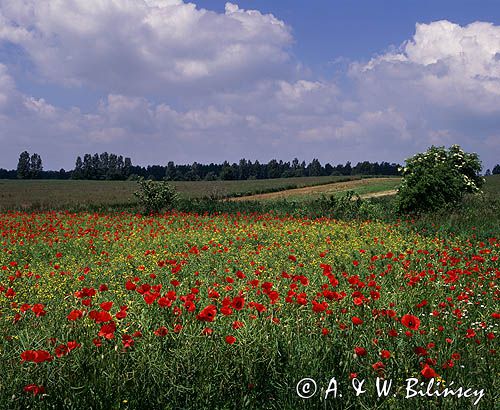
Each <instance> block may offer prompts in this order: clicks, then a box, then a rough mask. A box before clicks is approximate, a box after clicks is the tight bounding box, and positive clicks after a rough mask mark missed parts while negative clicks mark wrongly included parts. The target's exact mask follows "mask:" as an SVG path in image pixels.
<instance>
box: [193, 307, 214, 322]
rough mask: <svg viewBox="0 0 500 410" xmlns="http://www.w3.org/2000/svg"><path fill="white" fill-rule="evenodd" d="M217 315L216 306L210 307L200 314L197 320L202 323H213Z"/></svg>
mask: <svg viewBox="0 0 500 410" xmlns="http://www.w3.org/2000/svg"><path fill="white" fill-rule="evenodd" d="M216 314H217V308H216V307H215V305H208V306H207V307H205V308H204V309H203V310H202V311H201V312H200V313H198V315H196V319H198V320H200V321H202V322H213V321H214V319H215V315H216Z"/></svg>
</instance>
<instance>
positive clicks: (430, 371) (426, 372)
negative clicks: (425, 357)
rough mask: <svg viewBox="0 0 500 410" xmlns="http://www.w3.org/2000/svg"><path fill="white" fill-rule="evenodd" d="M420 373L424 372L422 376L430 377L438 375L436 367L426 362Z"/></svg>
mask: <svg viewBox="0 0 500 410" xmlns="http://www.w3.org/2000/svg"><path fill="white" fill-rule="evenodd" d="M420 373H422V376H424V377H426V378H428V379H432V378H433V377H437V373H436V372H435V371H434V369H433V368H432V367H429V365H428V364H426V365H425V366H424V368H423V369H422V371H421V372H420Z"/></svg>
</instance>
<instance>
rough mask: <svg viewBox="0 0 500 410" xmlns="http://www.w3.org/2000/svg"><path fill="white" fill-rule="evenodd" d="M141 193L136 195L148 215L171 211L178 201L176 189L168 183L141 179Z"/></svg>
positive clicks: (139, 181) (139, 182) (135, 193)
mask: <svg viewBox="0 0 500 410" xmlns="http://www.w3.org/2000/svg"><path fill="white" fill-rule="evenodd" d="M137 183H138V184H139V191H137V192H134V195H135V196H136V197H137V199H138V200H139V203H140V204H141V205H142V206H143V208H144V210H145V211H146V212H147V213H150V212H154V213H157V212H160V211H161V210H162V209H171V208H173V206H174V205H175V203H176V202H177V200H178V195H177V193H176V191H175V188H174V187H173V186H172V185H170V184H169V183H168V182H166V181H151V180H144V179H143V178H140V179H139V180H138V181H137Z"/></svg>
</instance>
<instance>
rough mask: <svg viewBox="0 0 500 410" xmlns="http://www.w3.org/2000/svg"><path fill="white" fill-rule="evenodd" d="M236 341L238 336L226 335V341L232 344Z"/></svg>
mask: <svg viewBox="0 0 500 410" xmlns="http://www.w3.org/2000/svg"><path fill="white" fill-rule="evenodd" d="M234 342H236V338H235V337H234V336H231V335H229V336H226V343H228V344H230V345H232V344H233V343H234Z"/></svg>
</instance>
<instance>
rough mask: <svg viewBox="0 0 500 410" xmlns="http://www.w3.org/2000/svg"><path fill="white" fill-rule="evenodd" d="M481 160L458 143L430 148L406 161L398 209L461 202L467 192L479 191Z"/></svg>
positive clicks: (423, 208)
mask: <svg viewBox="0 0 500 410" xmlns="http://www.w3.org/2000/svg"><path fill="white" fill-rule="evenodd" d="M480 171H481V161H480V160H479V157H478V156H477V154H475V153H472V154H469V153H466V152H464V151H463V150H462V149H461V148H460V147H459V146H458V145H453V146H451V147H450V148H449V149H448V150H447V149H446V148H445V147H434V146H433V147H431V148H429V149H428V150H427V151H426V152H424V153H419V154H416V155H414V156H413V157H411V158H409V159H407V160H406V166H405V167H404V168H403V170H402V173H403V180H402V182H401V186H400V187H399V191H398V199H397V208H398V211H399V212H403V213H404V212H416V213H419V212H426V211H434V210H437V209H440V208H443V207H445V206H446V205H449V204H458V203H459V202H460V201H461V200H462V198H463V196H464V195H465V194H466V193H477V192H479V190H480V188H481V186H482V185H483V183H484V179H483V178H482V177H480V176H479V172H480Z"/></svg>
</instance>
